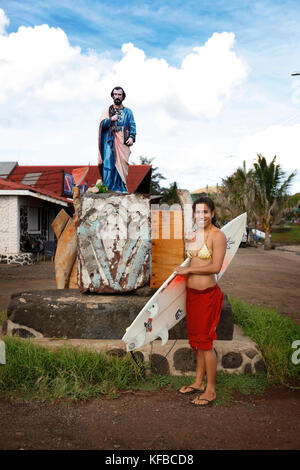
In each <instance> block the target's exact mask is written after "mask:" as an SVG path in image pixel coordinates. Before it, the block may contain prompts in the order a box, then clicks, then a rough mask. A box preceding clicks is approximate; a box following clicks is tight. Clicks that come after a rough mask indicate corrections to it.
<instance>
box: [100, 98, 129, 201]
mask: <svg viewBox="0 0 300 470" xmlns="http://www.w3.org/2000/svg"><path fill="white" fill-rule="evenodd" d="M118 126H119V127H123V126H124V127H128V128H129V134H130V137H132V138H133V141H134V142H135V137H136V125H135V121H134V117H133V113H132V111H131V110H130V109H129V108H126V107H125V106H124V108H123V119H122V120H120V119H119V120H118ZM99 133H100V136H99V137H100V139H99V143H100V147H101V157H102V180H103V183H104V184H105V186H107V188H108V189H109V190H111V191H120V192H127V187H126V181H123V179H122V178H121V176H120V175H119V173H118V170H117V168H116V165H115V162H116V158H115V147H114V135H113V133H112V132H111V130H110V119H109V118H107V119H103V121H101V123H100V129H99Z"/></svg>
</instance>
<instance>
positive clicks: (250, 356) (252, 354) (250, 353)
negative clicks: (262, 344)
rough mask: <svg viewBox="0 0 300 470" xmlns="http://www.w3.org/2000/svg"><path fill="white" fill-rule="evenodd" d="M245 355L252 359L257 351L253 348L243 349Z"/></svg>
mask: <svg viewBox="0 0 300 470" xmlns="http://www.w3.org/2000/svg"><path fill="white" fill-rule="evenodd" d="M245 354H246V356H248V357H249V358H250V359H253V358H254V357H255V356H256V355H257V351H255V350H254V349H248V350H247V351H245Z"/></svg>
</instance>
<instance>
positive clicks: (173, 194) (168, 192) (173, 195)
mask: <svg viewBox="0 0 300 470" xmlns="http://www.w3.org/2000/svg"><path fill="white" fill-rule="evenodd" d="M177 190H178V186H177V183H176V181H174V182H173V183H171V184H170V186H169V188H162V195H163V196H162V198H161V201H160V202H161V204H162V203H165V204H168V205H169V206H172V204H180V201H179V197H178V194H177Z"/></svg>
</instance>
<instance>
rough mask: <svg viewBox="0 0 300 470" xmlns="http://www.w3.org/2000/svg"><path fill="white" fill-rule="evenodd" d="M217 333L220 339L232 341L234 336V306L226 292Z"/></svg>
mask: <svg viewBox="0 0 300 470" xmlns="http://www.w3.org/2000/svg"><path fill="white" fill-rule="evenodd" d="M216 334H217V339H218V340H223V341H231V340H232V338H233V317H232V308H231V303H230V302H229V300H228V297H227V295H226V294H224V301H223V306H222V312H221V315H220V320H219V323H218V326H217V329H216Z"/></svg>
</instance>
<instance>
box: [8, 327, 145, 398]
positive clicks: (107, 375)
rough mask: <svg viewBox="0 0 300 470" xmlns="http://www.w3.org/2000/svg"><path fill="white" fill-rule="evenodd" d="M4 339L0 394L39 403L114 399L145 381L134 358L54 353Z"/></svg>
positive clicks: (63, 350) (72, 351)
mask: <svg viewBox="0 0 300 470" xmlns="http://www.w3.org/2000/svg"><path fill="white" fill-rule="evenodd" d="M3 339H4V341H5V344H6V365H4V366H1V367H0V393H4V394H9V395H12V396H17V397H19V398H24V399H28V398H34V399H37V400H51V399H60V398H72V399H74V400H83V399H87V398H92V397H96V396H99V395H106V396H109V397H111V398H113V397H116V396H117V394H118V391H119V390H123V389H128V388H130V387H132V385H133V384H135V383H137V382H138V381H139V380H140V379H141V372H140V369H139V368H138V367H137V366H136V365H135V364H134V363H132V359H131V358H130V357H126V358H125V359H123V360H122V359H120V358H118V357H116V356H108V355H106V354H98V353H96V352H94V351H88V350H85V349H77V348H71V347H62V348H60V349H59V350H52V349H50V348H47V347H43V346H36V345H34V344H33V343H32V342H31V341H30V340H25V341H24V340H21V339H19V338H13V337H8V336H7V337H4V338H3Z"/></svg>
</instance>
